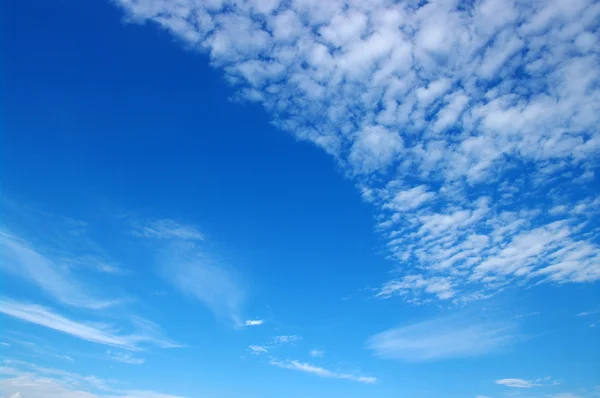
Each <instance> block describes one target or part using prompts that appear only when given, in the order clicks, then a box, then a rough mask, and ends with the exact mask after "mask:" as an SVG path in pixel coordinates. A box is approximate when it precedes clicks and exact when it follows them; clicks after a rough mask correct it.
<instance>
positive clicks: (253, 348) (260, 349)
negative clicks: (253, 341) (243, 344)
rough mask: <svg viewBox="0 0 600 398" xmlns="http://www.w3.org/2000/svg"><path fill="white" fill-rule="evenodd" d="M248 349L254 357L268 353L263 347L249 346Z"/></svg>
mask: <svg viewBox="0 0 600 398" xmlns="http://www.w3.org/2000/svg"><path fill="white" fill-rule="evenodd" d="M248 349H250V351H252V353H253V354H255V355H259V354H266V353H267V352H269V350H268V349H267V347H263V346H260V345H251V346H248Z"/></svg>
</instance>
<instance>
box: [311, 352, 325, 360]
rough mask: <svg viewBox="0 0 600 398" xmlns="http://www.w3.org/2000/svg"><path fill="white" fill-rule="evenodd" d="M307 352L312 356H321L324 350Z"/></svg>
mask: <svg viewBox="0 0 600 398" xmlns="http://www.w3.org/2000/svg"><path fill="white" fill-rule="evenodd" d="M309 354H310V356H311V357H313V358H323V357H324V356H325V351H323V350H310V352H309Z"/></svg>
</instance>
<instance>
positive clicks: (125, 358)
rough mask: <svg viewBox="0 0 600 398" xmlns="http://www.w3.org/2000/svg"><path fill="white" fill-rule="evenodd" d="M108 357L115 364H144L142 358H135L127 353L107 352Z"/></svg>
mask: <svg viewBox="0 0 600 398" xmlns="http://www.w3.org/2000/svg"><path fill="white" fill-rule="evenodd" d="M106 354H107V355H108V357H109V358H110V359H112V360H114V361H117V362H123V363H127V364H130V365H141V364H143V363H144V362H145V360H144V359H143V358H136V357H134V356H133V355H131V354H130V353H128V352H114V353H113V352H111V351H107V353H106Z"/></svg>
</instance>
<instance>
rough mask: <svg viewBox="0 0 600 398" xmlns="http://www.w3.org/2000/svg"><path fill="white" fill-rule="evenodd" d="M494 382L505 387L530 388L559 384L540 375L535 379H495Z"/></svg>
mask: <svg viewBox="0 0 600 398" xmlns="http://www.w3.org/2000/svg"><path fill="white" fill-rule="evenodd" d="M496 384H500V385H502V386H506V387H512V388H532V387H541V386H545V385H553V386H556V385H558V384H560V383H559V382H557V381H552V379H551V378H550V377H549V376H546V377H542V378H540V379H536V380H524V379H499V380H496Z"/></svg>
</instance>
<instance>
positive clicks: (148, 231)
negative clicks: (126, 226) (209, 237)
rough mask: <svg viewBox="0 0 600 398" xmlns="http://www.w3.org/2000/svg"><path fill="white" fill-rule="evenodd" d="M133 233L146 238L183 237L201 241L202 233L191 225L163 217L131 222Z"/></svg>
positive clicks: (202, 238)
mask: <svg viewBox="0 0 600 398" xmlns="http://www.w3.org/2000/svg"><path fill="white" fill-rule="evenodd" d="M133 227H134V229H133V234H134V235H138V236H145V237H147V238H158V239H183V240H190V241H202V240H204V235H203V234H202V233H201V232H200V231H198V230H197V229H196V227H194V226H191V225H184V224H179V223H177V222H175V221H173V220H169V219H163V220H155V221H146V222H142V223H140V222H136V223H134V224H133Z"/></svg>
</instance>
